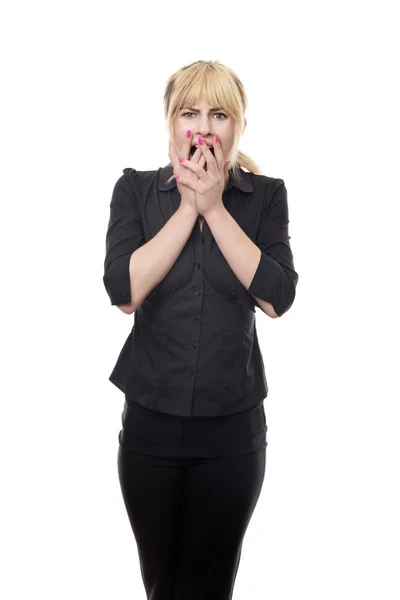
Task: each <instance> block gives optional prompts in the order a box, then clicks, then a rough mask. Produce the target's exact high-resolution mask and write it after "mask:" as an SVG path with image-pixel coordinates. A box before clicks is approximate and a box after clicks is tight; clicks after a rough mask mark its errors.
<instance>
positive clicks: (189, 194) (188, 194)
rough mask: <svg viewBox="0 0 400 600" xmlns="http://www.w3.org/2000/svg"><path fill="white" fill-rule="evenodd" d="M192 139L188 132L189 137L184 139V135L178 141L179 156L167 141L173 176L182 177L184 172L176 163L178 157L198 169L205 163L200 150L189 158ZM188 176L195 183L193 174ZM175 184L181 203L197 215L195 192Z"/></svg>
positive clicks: (173, 146) (191, 134) (178, 182)
mask: <svg viewBox="0 0 400 600" xmlns="http://www.w3.org/2000/svg"><path fill="white" fill-rule="evenodd" d="M192 138H193V133H192V132H190V137H186V135H185V138H184V139H182V140H178V142H179V149H178V150H179V154H178V153H177V149H176V148H175V145H174V144H173V143H172V141H171V139H170V140H169V152H168V156H169V158H170V161H171V163H172V167H173V170H174V175H180V176H183V175H184V172H185V170H186V169H185V168H184V167H183V166H182V165H181V163H180V162H179V161H178V156H181V157H182V158H185V160H187V162H188V163H189V162H190V163H192V164H194V165H198V166H199V167H200V168H203V167H204V165H205V163H206V159H205V156H204V155H203V153H202V151H201V149H200V148H197V150H196V152H195V153H194V154H193V156H192V158H190V149H191V147H192V145H193V142H192ZM189 159H190V160H189ZM189 176H191V177H192V181H193V182H195V181H197V179H198V177H197V176H196V175H195V174H194V173H193V174H192V175H190V174H188V175H187V177H189ZM176 184H177V187H178V191H179V193H180V195H181V203H186V204H188V205H190V206H191V207H192V208H194V209H195V210H196V213H197V207H196V197H195V196H196V195H195V192H194V191H193V190H192V189H191V188H189V187H188V186H184V185H182V184H181V183H180V181H179V180H177V182H176Z"/></svg>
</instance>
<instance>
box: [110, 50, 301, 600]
mask: <svg viewBox="0 0 400 600" xmlns="http://www.w3.org/2000/svg"><path fill="white" fill-rule="evenodd" d="M164 102H165V116H166V119H167V123H168V131H169V138H170V140H169V157H170V160H171V162H170V163H169V164H168V165H167V166H166V167H164V168H159V169H158V170H155V171H136V170H135V169H133V168H126V169H124V171H123V173H124V174H123V175H122V176H121V177H120V178H119V179H118V181H117V183H116V184H115V187H114V191H113V194H112V199H111V204H110V220H109V224H108V230H107V239H106V258H105V262H104V277H103V281H104V285H105V287H106V290H107V292H108V294H109V297H110V299H111V304H113V305H116V306H118V307H119V308H120V309H121V310H122V311H124V312H125V313H127V314H131V313H133V312H134V313H135V317H134V325H133V327H132V330H131V332H130V334H129V336H128V338H127V340H126V342H125V344H124V346H123V348H122V350H121V352H120V355H119V357H118V360H117V363H116V365H115V367H114V369H113V371H112V373H111V375H110V377H109V379H110V381H111V382H112V383H114V384H115V385H116V386H117V387H118V388H119V389H121V391H123V392H124V394H125V405H124V411H123V414H122V429H121V431H120V432H119V449H118V473H119V480H120V484H121V490H122V495H123V499H124V503H125V506H126V510H127V514H128V517H129V520H130V524H131V527H132V530H133V533H134V536H135V539H136V543H137V547H138V555H139V560H140V568H141V574H142V579H143V583H144V586H145V590H146V593H147V598H149V599H150V598H151V599H152V600H178V599H181V600H228V599H229V598H231V597H232V593H233V588H234V582H235V578H236V574H237V570H238V566H239V561H240V556H241V549H242V543H243V539H244V535H245V532H246V529H247V526H248V524H249V522H250V519H251V516H252V514H253V511H254V508H255V506H256V504H257V501H258V498H259V495H260V492H261V488H262V484H263V480H264V473H265V460H266V446H267V441H266V431H267V425H266V420H265V413H264V407H263V400H264V398H265V397H266V396H267V391H268V388H267V382H266V379H265V372H264V364H263V359H262V356H261V353H260V348H259V343H258V337H257V330H256V326H255V306H258V307H259V309H261V310H262V311H263V312H264V313H265V314H267V315H269V316H270V317H276V316H282V315H283V314H284V313H285V312H287V311H288V310H289V308H290V306H291V305H292V303H293V301H294V298H295V288H296V285H297V280H298V275H297V273H296V271H295V270H294V265H293V257H292V252H291V248H290V244H289V239H290V236H289V234H288V222H289V219H288V205H287V194H286V188H285V185H284V182H283V180H282V179H277V178H272V177H267V176H264V175H262V173H261V171H260V169H259V167H258V166H257V165H256V164H255V163H254V162H253V161H252V160H251V159H250V158H249V157H248V156H246V155H245V154H243V153H242V152H240V151H239V149H238V144H239V140H240V137H241V135H242V133H243V131H244V129H245V127H246V124H247V123H246V119H245V118H244V113H245V110H246V106H247V99H246V96H245V92H244V89H243V86H242V84H241V82H240V80H239V79H238V77H237V76H236V75H235V73H233V71H232V70H230V69H229V68H228V67H226V66H224V65H222V64H220V63H219V62H208V61H198V62H195V63H193V64H191V65H188V66H186V67H183V68H182V69H180V70H179V71H178V72H177V73H175V74H174V75H172V77H171V78H170V79H169V81H168V83H167V87H166V91H165V96H164ZM242 167H244V168H245V169H247V171H248V172H246V171H244V170H243V169H242Z"/></svg>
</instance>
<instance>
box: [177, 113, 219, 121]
mask: <svg viewBox="0 0 400 600" xmlns="http://www.w3.org/2000/svg"><path fill="white" fill-rule="evenodd" d="M194 114H195V113H193V112H185V113H183V115H182V117H186V115H194ZM214 114H215V115H222V116H223V117H224V118H223V119H217V121H224V120H225V119H227V118H228V117H227V116H226V115H225V114H224V113H214Z"/></svg>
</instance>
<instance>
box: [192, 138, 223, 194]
mask: <svg viewBox="0 0 400 600" xmlns="http://www.w3.org/2000/svg"><path fill="white" fill-rule="evenodd" d="M200 139H201V140H202V142H203V143H201V142H200ZM197 141H198V144H199V148H201V152H202V154H203V156H204V158H205V162H206V165H207V166H206V167H205V168H204V169H203V171H202V173H200V174H199V177H200V179H201V180H202V181H204V183H206V182H207V181H209V178H207V175H206V173H207V172H208V171H209V172H210V173H211V174H212V175H217V173H218V166H217V163H216V161H215V158H214V155H213V153H212V152H211V150H210V149H209V147H208V146H207V143H206V142H205V140H203V139H202V138H198V140H197Z"/></svg>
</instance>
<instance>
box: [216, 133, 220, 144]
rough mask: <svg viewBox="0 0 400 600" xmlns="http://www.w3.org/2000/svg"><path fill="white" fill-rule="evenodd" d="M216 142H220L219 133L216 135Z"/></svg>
mask: <svg viewBox="0 0 400 600" xmlns="http://www.w3.org/2000/svg"><path fill="white" fill-rule="evenodd" d="M215 141H216V142H219V137H218V133H216V134H215Z"/></svg>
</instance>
